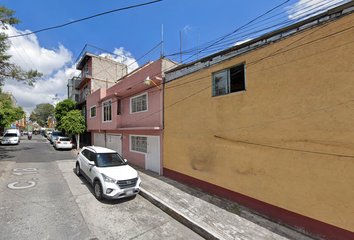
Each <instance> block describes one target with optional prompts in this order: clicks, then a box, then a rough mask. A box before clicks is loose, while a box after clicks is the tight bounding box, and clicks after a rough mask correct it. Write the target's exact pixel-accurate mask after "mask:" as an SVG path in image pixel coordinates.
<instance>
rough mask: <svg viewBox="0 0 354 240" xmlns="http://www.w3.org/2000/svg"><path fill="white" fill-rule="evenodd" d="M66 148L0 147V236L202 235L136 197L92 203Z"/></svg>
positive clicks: (37, 143) (26, 143) (38, 141)
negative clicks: (76, 173) (59, 149)
mask: <svg viewBox="0 0 354 240" xmlns="http://www.w3.org/2000/svg"><path fill="white" fill-rule="evenodd" d="M74 167H75V156H74V155H73V154H72V152H71V151H67V150H65V151H63V150H61V151H56V150H55V149H54V148H53V146H52V145H51V144H50V143H49V142H48V141H47V140H46V139H45V138H44V137H42V136H34V137H33V139H32V140H27V139H26V138H25V137H22V139H21V143H20V144H19V145H17V146H8V145H0V239H16V240H18V239H203V238H202V237H200V236H199V235H197V234H196V233H194V232H193V231H191V230H190V229H188V228H186V227H185V226H184V225H182V224H180V223H179V222H177V221H176V220H174V219H173V218H171V217H170V216H168V215H167V214H165V213H164V212H163V211H161V210H160V209H159V208H157V207H155V206H154V205H153V204H151V203H150V202H149V201H147V200H145V199H144V198H143V197H141V196H140V195H137V196H136V197H133V198H128V199H122V200H103V201H101V202H100V201H97V200H96V199H95V197H94V195H93V194H92V191H93V189H92V187H91V185H89V183H88V182H87V181H86V180H85V179H84V178H83V177H77V176H76V175H75V173H74Z"/></svg>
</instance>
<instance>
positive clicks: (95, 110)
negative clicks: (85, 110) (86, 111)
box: [90, 105, 97, 118]
mask: <svg viewBox="0 0 354 240" xmlns="http://www.w3.org/2000/svg"><path fill="white" fill-rule="evenodd" d="M92 108H95V116H92ZM95 117H97V107H96V105H94V106H92V107H90V118H95Z"/></svg>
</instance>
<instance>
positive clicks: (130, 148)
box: [129, 135, 148, 154]
mask: <svg viewBox="0 0 354 240" xmlns="http://www.w3.org/2000/svg"><path fill="white" fill-rule="evenodd" d="M135 137H141V138H146V152H144V151H139V150H137V149H136V148H135V149H133V144H132V140H133V138H135ZM147 145H148V136H144V135H129V151H130V152H135V153H140V154H147Z"/></svg>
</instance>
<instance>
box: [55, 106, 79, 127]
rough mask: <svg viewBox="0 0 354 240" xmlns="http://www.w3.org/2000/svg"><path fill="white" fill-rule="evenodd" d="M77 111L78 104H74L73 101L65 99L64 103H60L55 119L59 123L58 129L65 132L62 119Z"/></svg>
mask: <svg viewBox="0 0 354 240" xmlns="http://www.w3.org/2000/svg"><path fill="white" fill-rule="evenodd" d="M75 109H76V102H74V101H73V100H71V99H65V100H64V101H61V102H60V103H58V104H57V105H56V107H55V109H54V117H55V120H56V122H57V124H56V128H57V129H59V130H60V131H63V130H64V129H63V127H62V119H63V117H65V116H66V114H68V112H70V111H71V110H75Z"/></svg>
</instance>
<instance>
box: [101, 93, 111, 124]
mask: <svg viewBox="0 0 354 240" xmlns="http://www.w3.org/2000/svg"><path fill="white" fill-rule="evenodd" d="M102 107H103V109H102V111H103V114H102V115H103V122H111V121H112V100H111V99H110V100H108V101H105V102H103V103H102Z"/></svg>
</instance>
